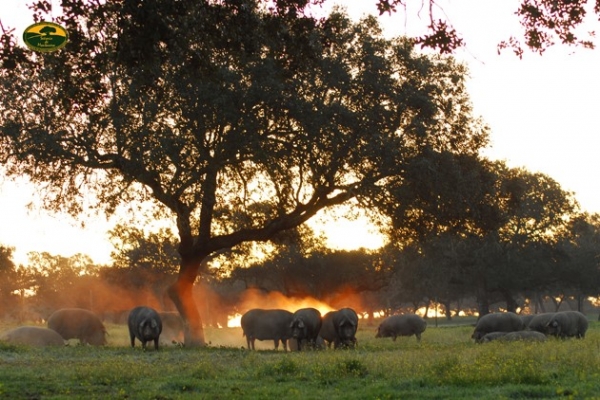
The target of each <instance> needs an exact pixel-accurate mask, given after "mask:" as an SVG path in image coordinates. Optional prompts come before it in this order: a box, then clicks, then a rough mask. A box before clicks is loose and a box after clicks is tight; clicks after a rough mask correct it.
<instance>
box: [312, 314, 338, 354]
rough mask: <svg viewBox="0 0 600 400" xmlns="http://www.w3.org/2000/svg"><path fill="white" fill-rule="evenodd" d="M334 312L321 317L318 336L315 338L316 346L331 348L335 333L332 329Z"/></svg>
mask: <svg viewBox="0 0 600 400" xmlns="http://www.w3.org/2000/svg"><path fill="white" fill-rule="evenodd" d="M334 314H335V311H330V312H328V313H327V314H325V315H324V316H323V321H322V323H321V330H320V331H319V336H318V338H317V346H318V347H325V346H324V345H325V344H327V347H329V348H331V344H332V343H333V342H335V338H336V333H335V328H334V327H333V316H334Z"/></svg>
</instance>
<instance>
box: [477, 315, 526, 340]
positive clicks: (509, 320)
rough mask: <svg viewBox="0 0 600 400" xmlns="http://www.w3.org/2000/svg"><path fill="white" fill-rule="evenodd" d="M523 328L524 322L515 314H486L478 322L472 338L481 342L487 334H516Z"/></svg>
mask: <svg viewBox="0 0 600 400" xmlns="http://www.w3.org/2000/svg"><path fill="white" fill-rule="evenodd" d="M523 328H524V327H523V321H521V318H519V316H518V315H517V314H515V313H513V312H506V313H495V314H486V315H484V316H483V317H481V318H479V321H477V325H476V326H475V330H474V331H473V334H472V335H471V337H472V338H473V339H475V341H476V342H479V341H480V340H481V338H482V337H483V336H484V335H485V334H486V333H490V332H514V331H521V330H523Z"/></svg>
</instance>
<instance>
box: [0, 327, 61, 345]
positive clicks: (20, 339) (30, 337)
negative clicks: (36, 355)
mask: <svg viewBox="0 0 600 400" xmlns="http://www.w3.org/2000/svg"><path fill="white" fill-rule="evenodd" d="M0 341H3V342H6V343H11V344H22V345H27V346H40V347H41V346H64V345H65V340H64V339H63V338H62V336H60V335H59V334H58V332H56V331H54V330H52V329H49V328H42V327H39V326H21V327H18V328H14V329H11V330H9V331H6V332H3V333H2V334H1V335H0Z"/></svg>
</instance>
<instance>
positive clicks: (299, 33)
mask: <svg viewBox="0 0 600 400" xmlns="http://www.w3.org/2000/svg"><path fill="white" fill-rule="evenodd" d="M62 7H63V15H62V16H61V17H59V18H57V21H58V22H59V23H60V24H62V25H63V26H65V27H66V29H67V30H68V31H69V35H70V36H69V38H70V42H69V46H67V47H65V48H64V49H62V50H61V51H59V52H54V53H49V54H44V55H43V56H38V55H37V54H35V53H33V52H29V51H27V50H25V49H22V48H20V47H18V46H17V45H16V43H17V40H16V38H15V37H13V36H11V35H4V36H3V39H2V47H1V48H0V59H1V60H2V61H1V62H2V66H1V70H0V77H1V83H0V85H1V87H0V93H1V95H2V98H3V99H5V100H4V101H3V102H2V104H1V105H0V128H1V129H0V132H1V133H0V142H1V146H0V162H1V163H2V164H4V165H6V166H7V168H8V171H9V173H10V174H13V175H18V174H25V175H28V176H29V177H31V179H32V181H33V182H37V183H39V184H42V185H43V187H44V189H45V197H44V198H45V205H46V206H47V207H48V208H50V209H54V210H59V209H60V210H66V211H69V212H71V213H73V214H78V213H80V212H82V211H83V210H82V206H81V204H82V203H81V202H80V201H78V200H79V199H81V198H82V197H84V196H88V195H89V193H90V191H91V192H93V193H95V195H96V197H97V199H98V201H97V206H98V207H100V208H102V209H104V210H105V211H107V212H109V213H110V212H113V211H114V210H115V209H116V207H117V206H118V205H119V204H122V203H129V202H137V201H139V202H142V201H149V202H153V204H154V205H155V206H156V213H157V216H164V217H167V216H168V217H169V218H171V219H172V220H174V221H176V225H177V234H178V238H179V246H178V251H179V254H180V255H181V264H180V268H179V274H178V278H177V281H176V282H175V284H173V286H171V287H170V289H169V294H170V298H171V299H172V300H173V302H174V303H175V304H176V306H177V309H178V310H179V311H180V313H181V314H182V316H183V317H184V318H185V319H186V321H187V322H188V325H189V326H188V328H189V329H188V332H186V344H188V345H195V344H200V345H201V344H204V334H203V329H202V323H201V319H200V316H199V313H198V310H197V306H196V304H195V303H194V301H193V297H192V287H193V283H194V281H195V280H196V277H197V275H198V273H200V272H201V271H202V268H201V267H202V265H203V264H202V261H203V260H204V259H205V258H206V257H207V256H209V255H211V254H213V253H214V252H216V251H219V250H221V249H226V248H231V247H234V246H236V245H239V244H240V243H243V242H246V241H264V240H268V239H270V238H271V237H273V235H275V234H276V233H278V232H280V231H283V230H287V229H290V228H293V227H295V226H298V225H299V224H302V223H303V222H305V221H307V220H308V219H309V218H311V217H312V216H313V215H315V214H316V213H317V212H318V211H319V210H321V209H324V208H327V207H330V206H332V205H336V204H341V203H343V202H345V201H347V200H348V199H350V198H353V197H355V196H362V195H370V194H371V193H373V192H375V191H377V190H379V188H380V187H381V185H382V184H385V183H386V182H387V181H388V180H396V181H401V180H402V179H403V178H402V174H403V172H404V167H405V163H406V161H407V159H408V158H409V157H414V156H415V155H419V154H421V153H423V152H424V151H425V150H427V149H434V150H435V151H450V152H456V153H461V152H471V153H474V152H476V151H477V150H478V149H479V148H480V147H481V146H483V145H484V144H485V143H486V140H487V131H486V129H485V128H482V127H481V126H480V124H479V122H478V121H476V120H474V119H473V118H472V117H471V109H470V108H469V107H468V96H467V94H466V90H465V87H464V79H465V69H464V68H463V67H461V66H460V65H457V64H456V63H455V62H453V61H452V60H450V59H447V58H441V57H434V56H431V57H428V56H423V55H418V54H416V53H414V51H413V46H412V44H411V43H410V42H409V41H406V40H400V39H397V40H386V39H384V38H383V37H382V35H381V31H380V29H379V27H378V25H377V23H376V20H375V19H374V18H367V19H365V20H363V21H361V22H360V23H358V24H355V23H352V22H351V21H350V20H349V19H348V18H347V17H346V16H345V15H343V14H340V13H334V14H332V15H331V16H329V17H328V18H325V19H322V20H316V19H314V18H310V17H305V16H292V14H293V13H292V12H291V11H292V10H291V9H290V8H289V7H288V8H286V9H285V10H283V11H285V12H283V11H282V9H281V7H279V8H278V11H277V10H276V12H271V13H269V12H261V11H260V10H259V4H258V3H257V2H256V1H251V0H246V1H235V2H233V1H232V2H228V1H225V2H209V1H191V0H189V1H158V0H150V1H144V2H142V3H139V2H135V1H123V2H105V3H97V2H90V3H87V2H81V1H79V0H77V1H74V0H66V1H64V2H63V3H62ZM33 9H34V12H35V19H36V20H41V19H42V18H43V17H44V12H45V10H46V8H45V7H44V3H37V5H36V6H34V8H33ZM199 21H201V22H199ZM390 72H392V73H390Z"/></svg>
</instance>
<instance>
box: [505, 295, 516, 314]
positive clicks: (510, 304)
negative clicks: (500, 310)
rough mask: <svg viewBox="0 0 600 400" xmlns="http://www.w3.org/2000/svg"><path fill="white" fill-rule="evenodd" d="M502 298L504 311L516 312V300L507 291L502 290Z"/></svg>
mask: <svg viewBox="0 0 600 400" xmlns="http://www.w3.org/2000/svg"><path fill="white" fill-rule="evenodd" d="M504 298H505V299H506V311H509V312H513V313H516V312H517V306H518V305H517V302H516V301H515V299H514V298H513V297H512V296H511V295H510V293H508V292H504Z"/></svg>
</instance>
